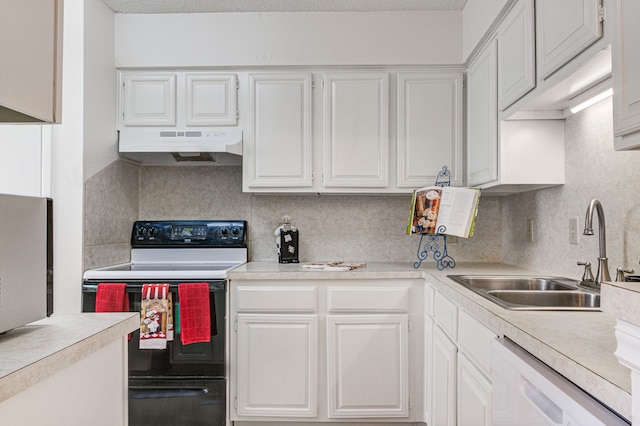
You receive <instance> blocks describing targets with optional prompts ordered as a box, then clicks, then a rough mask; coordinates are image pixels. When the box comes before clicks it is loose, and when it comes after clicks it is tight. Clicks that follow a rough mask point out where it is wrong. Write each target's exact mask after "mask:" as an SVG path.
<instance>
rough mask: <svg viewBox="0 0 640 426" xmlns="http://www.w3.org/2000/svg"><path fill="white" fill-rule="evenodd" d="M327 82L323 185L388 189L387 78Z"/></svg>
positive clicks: (373, 75)
mask: <svg viewBox="0 0 640 426" xmlns="http://www.w3.org/2000/svg"><path fill="white" fill-rule="evenodd" d="M324 81H325V83H324V99H325V100H324V144H323V186H325V187H328V188H331V187H333V188H344V187H378V188H385V187H387V186H388V184H389V170H388V169H389V76H388V74H387V73H378V72H360V73H355V72H354V73H329V74H325V80H324Z"/></svg>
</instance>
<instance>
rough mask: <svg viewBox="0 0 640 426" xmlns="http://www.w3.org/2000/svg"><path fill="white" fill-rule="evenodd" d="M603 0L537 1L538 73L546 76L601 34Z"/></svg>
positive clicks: (541, 77) (541, 76)
mask: <svg viewBox="0 0 640 426" xmlns="http://www.w3.org/2000/svg"><path fill="white" fill-rule="evenodd" d="M600 4H601V0H563V1H558V0H538V1H536V22H537V23H536V51H537V59H538V76H539V78H540V79H541V80H544V79H546V78H547V77H549V76H550V75H551V74H553V73H554V72H555V71H556V70H558V69H559V68H560V67H562V66H563V65H565V64H566V63H567V62H569V61H570V60H571V59H573V58H574V57H576V56H577V55H578V54H580V53H581V52H582V51H583V50H585V49H586V48H587V47H589V46H590V45H592V44H593V43H594V42H595V41H596V40H598V39H599V38H600V37H602V15H601V13H602V12H601V6H600Z"/></svg>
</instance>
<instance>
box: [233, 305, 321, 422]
mask: <svg viewBox="0 0 640 426" xmlns="http://www.w3.org/2000/svg"><path fill="white" fill-rule="evenodd" d="M237 322H238V330H237V333H238V342H237V360H236V363H237V365H238V368H237V381H238V383H237V391H238V394H237V398H238V399H237V413H238V415H241V416H283V417H292V416H293V417H314V416H315V415H316V411H317V408H316V405H317V402H316V392H317V386H318V384H317V376H318V371H317V368H318V366H317V359H318V330H317V329H318V319H317V317H316V316H314V315H251V314H239V315H238V317H237Z"/></svg>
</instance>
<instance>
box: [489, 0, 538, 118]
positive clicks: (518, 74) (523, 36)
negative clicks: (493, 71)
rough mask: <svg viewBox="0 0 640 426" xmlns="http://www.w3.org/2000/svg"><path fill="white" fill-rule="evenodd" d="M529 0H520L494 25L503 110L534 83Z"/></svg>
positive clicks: (531, 7) (532, 19) (532, 40)
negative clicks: (495, 27) (496, 29)
mask: <svg viewBox="0 0 640 426" xmlns="http://www.w3.org/2000/svg"><path fill="white" fill-rule="evenodd" d="M533 15H534V10H533V0H521V1H518V2H516V3H515V4H514V6H513V8H512V9H511V10H510V11H509V14H508V15H507V17H506V18H505V20H504V21H502V23H501V24H500V28H499V29H498V36H497V37H498V49H499V54H498V90H499V93H498V105H499V107H500V110H504V109H505V108H507V107H508V106H509V105H511V104H512V103H514V102H515V101H517V100H518V99H520V98H521V97H522V96H524V95H525V94H526V93H527V92H529V91H530V90H531V89H533V88H534V87H535V85H536V74H535V35H534V16H533Z"/></svg>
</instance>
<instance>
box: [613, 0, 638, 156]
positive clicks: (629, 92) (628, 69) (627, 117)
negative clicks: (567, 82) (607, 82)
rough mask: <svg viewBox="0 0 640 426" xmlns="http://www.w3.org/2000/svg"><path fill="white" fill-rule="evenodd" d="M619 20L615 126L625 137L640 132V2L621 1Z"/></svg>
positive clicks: (615, 57) (615, 51) (615, 53)
mask: <svg viewBox="0 0 640 426" xmlns="http://www.w3.org/2000/svg"><path fill="white" fill-rule="evenodd" d="M615 19H616V22H615V25H612V27H613V28H614V31H615V36H614V43H613V84H614V102H613V107H614V120H615V121H614V125H615V134H616V136H624V135H628V134H630V133H632V132H636V131H639V130H640V80H639V79H638V75H640V25H638V22H639V21H638V20H639V19H640V2H638V1H637V0H617V1H616V16H615ZM616 148H618V147H617V146H616ZM622 148H629V147H628V146H623V147H622Z"/></svg>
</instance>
